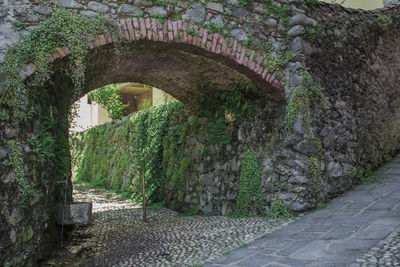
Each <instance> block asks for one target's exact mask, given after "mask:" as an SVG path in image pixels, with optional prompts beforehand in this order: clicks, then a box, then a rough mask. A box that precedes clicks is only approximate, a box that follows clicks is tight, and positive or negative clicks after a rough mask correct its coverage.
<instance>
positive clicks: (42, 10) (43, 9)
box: [32, 5, 53, 15]
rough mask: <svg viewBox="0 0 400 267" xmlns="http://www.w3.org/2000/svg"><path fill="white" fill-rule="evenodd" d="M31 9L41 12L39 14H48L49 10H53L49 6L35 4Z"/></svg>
mask: <svg viewBox="0 0 400 267" xmlns="http://www.w3.org/2000/svg"><path fill="white" fill-rule="evenodd" d="M32 10H33V11H35V12H37V13H39V14H41V15H50V14H51V12H53V9H52V8H51V7H47V6H42V5H37V6H34V7H33V8H32Z"/></svg>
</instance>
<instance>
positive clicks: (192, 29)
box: [187, 28, 199, 36]
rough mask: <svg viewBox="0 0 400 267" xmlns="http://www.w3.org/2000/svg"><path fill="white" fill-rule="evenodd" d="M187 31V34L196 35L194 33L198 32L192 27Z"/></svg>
mask: <svg viewBox="0 0 400 267" xmlns="http://www.w3.org/2000/svg"><path fill="white" fill-rule="evenodd" d="M187 33H188V34H189V35H191V36H196V35H198V34H199V33H198V32H196V30H195V29H194V28H190V29H189V30H188V31H187Z"/></svg>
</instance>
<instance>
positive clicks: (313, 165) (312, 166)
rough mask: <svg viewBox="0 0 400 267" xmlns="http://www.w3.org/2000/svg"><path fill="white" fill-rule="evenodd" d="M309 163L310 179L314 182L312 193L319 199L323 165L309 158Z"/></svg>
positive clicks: (315, 159)
mask: <svg viewBox="0 0 400 267" xmlns="http://www.w3.org/2000/svg"><path fill="white" fill-rule="evenodd" d="M308 163H309V170H310V176H311V177H310V178H311V182H312V191H313V194H314V195H315V196H316V198H318V193H319V191H320V181H319V176H320V174H321V165H320V163H319V160H318V159H317V158H314V157H309V158H308Z"/></svg>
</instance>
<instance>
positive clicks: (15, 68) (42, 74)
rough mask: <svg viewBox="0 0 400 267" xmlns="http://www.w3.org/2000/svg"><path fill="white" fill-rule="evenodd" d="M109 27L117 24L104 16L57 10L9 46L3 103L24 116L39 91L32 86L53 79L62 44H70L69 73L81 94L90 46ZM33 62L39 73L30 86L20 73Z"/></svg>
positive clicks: (17, 116)
mask: <svg viewBox="0 0 400 267" xmlns="http://www.w3.org/2000/svg"><path fill="white" fill-rule="evenodd" d="M109 27H115V26H112V24H111V23H110V22H108V21H106V20H105V19H103V18H101V17H98V18H97V19H96V18H91V19H88V18H85V17H82V16H79V15H78V14H75V13H74V12H72V11H70V10H66V9H62V8H57V9H55V11H54V12H53V13H52V15H51V17H50V18H49V19H48V20H46V21H44V22H42V23H41V24H40V25H39V26H38V27H37V28H35V29H33V30H31V31H30V32H29V34H28V35H26V36H24V37H22V39H21V40H20V41H19V42H18V43H16V44H15V45H14V46H13V47H11V48H9V49H8V51H7V54H6V57H5V62H4V64H3V66H2V69H1V72H0V78H1V79H4V80H5V81H6V83H5V89H4V90H2V91H1V95H0V96H1V97H0V104H6V105H7V106H9V107H10V108H11V109H12V111H13V114H14V116H15V117H16V118H20V117H21V116H22V114H23V113H24V112H26V111H27V108H28V104H33V103H29V101H28V97H30V96H31V95H32V94H33V95H35V94H36V92H33V91H32V90H31V89H30V88H38V87H43V86H44V85H45V83H46V82H47V81H49V80H50V76H51V74H52V67H51V64H50V63H51V58H52V57H53V54H54V53H55V52H56V49H57V48H62V47H68V49H69V51H70V56H69V57H70V60H69V62H70V68H69V70H68V72H69V76H70V77H71V79H72V80H73V82H74V86H75V91H76V92H77V93H79V92H80V90H81V88H82V86H83V83H84V81H85V77H84V73H85V57H86V55H87V53H88V51H89V45H90V43H91V42H92V41H94V38H95V36H96V35H97V34H100V33H102V32H104V31H105V30H106V29H107V28H109ZM112 29H114V28H112ZM113 31H114V32H116V31H115V30H113ZM83 33H84V34H83ZM116 39H117V41H118V38H116ZM30 63H32V64H33V65H34V66H35V67H36V72H35V75H33V77H32V79H31V80H30V81H29V85H28V84H27V83H25V81H24V77H21V75H20V73H21V71H23V70H25V69H26V68H27V66H28V64H30Z"/></svg>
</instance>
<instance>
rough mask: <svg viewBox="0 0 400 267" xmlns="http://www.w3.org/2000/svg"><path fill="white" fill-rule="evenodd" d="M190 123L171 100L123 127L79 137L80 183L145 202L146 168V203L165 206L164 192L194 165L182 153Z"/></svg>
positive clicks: (76, 162) (75, 153)
mask: <svg viewBox="0 0 400 267" xmlns="http://www.w3.org/2000/svg"><path fill="white" fill-rule="evenodd" d="M186 120H187V115H186V113H185V111H184V109H183V106H182V104H181V103H179V102H171V103H168V104H165V105H161V106H159V107H156V108H150V109H147V110H142V111H140V112H137V113H134V114H132V115H131V116H130V117H129V119H128V120H127V121H126V122H124V124H122V125H120V126H117V125H107V126H106V127H105V126H99V127H95V128H91V129H89V130H88V131H86V132H85V133H83V134H79V135H78V136H75V137H74V138H75V139H81V140H78V141H74V138H73V139H72V140H71V146H72V148H73V149H72V156H73V158H74V159H73V162H74V166H76V167H77V176H76V179H77V180H78V181H87V182H90V183H92V184H96V185H98V186H101V187H106V188H111V189H113V190H114V191H115V192H127V193H129V194H130V195H131V197H132V198H133V200H134V201H135V202H136V203H141V201H142V170H145V187H146V196H147V198H148V204H149V205H151V203H154V202H162V201H163V198H164V192H165V189H166V188H167V187H168V188H174V187H175V186H176V185H177V184H179V182H180V181H181V180H182V179H183V177H184V176H185V175H186V172H187V170H188V169H189V168H190V166H191V159H190V157H188V156H187V155H185V154H184V150H183V148H184V145H185V136H186V133H187V131H188V125H187V123H184V122H185V121H186ZM82 142H83V143H85V145H84V147H80V146H79V144H81V143H82ZM79 151H81V152H80V153H79ZM126 179H127V180H129V183H128V184H126V183H124V182H123V181H124V180H126Z"/></svg>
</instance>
